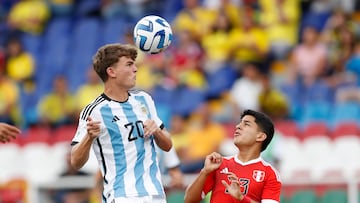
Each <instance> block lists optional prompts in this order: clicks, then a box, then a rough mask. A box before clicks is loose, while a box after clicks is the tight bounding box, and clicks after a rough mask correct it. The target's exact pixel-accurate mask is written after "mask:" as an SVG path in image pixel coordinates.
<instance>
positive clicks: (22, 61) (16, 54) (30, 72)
mask: <svg viewBox="0 0 360 203" xmlns="http://www.w3.org/2000/svg"><path fill="white" fill-rule="evenodd" d="M6 55H7V63H6V73H7V74H8V76H9V77H10V78H11V79H13V80H15V81H16V82H18V84H20V85H25V86H22V87H23V88H24V89H25V90H27V89H29V91H30V90H31V89H33V85H34V84H33V78H34V73H35V61H34V58H33V56H32V55H31V53H29V52H26V51H25V50H24V47H23V44H22V42H21V41H20V39H19V38H16V37H15V38H10V39H9V40H8V42H7V45H6Z"/></svg>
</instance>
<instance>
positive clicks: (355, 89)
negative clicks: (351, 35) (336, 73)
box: [336, 41, 360, 102]
mask: <svg viewBox="0 0 360 203" xmlns="http://www.w3.org/2000/svg"><path fill="white" fill-rule="evenodd" d="M344 66H345V68H346V69H345V73H347V75H348V74H351V76H353V77H355V78H354V79H353V80H354V81H356V83H355V84H354V85H351V86H345V87H341V88H338V90H337V92H336V101H337V102H347V101H355V102H360V88H359V87H360V42H359V41H358V42H356V44H355V48H354V52H353V54H352V56H351V57H350V59H349V60H348V61H347V62H346V63H345V64H344Z"/></svg>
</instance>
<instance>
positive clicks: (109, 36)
mask: <svg viewBox="0 0 360 203" xmlns="http://www.w3.org/2000/svg"><path fill="white" fill-rule="evenodd" d="M133 26H134V25H133V24H130V25H129V23H126V22H125V21H124V20H123V19H121V18H111V19H108V20H106V21H105V23H104V24H103V28H102V34H101V36H102V39H101V42H102V44H109V43H115V42H120V41H123V36H124V35H125V33H126V32H127V31H128V30H130V31H131V33H132V32H133Z"/></svg>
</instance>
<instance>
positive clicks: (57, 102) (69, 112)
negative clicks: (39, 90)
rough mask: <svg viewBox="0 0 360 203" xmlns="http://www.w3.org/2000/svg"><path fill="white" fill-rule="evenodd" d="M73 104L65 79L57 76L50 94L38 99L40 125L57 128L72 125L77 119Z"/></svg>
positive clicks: (73, 98) (72, 97)
mask: <svg viewBox="0 0 360 203" xmlns="http://www.w3.org/2000/svg"><path fill="white" fill-rule="evenodd" d="M75 102H76V100H75V97H74V96H73V95H72V94H71V93H70V92H69V90H68V86H67V79H66V78H65V77H64V76H57V77H56V78H55V80H54V82H53V90H52V92H50V93H48V94H46V95H44V96H43V97H42V98H40V101H39V104H38V115H39V119H40V122H41V124H45V125H49V126H51V127H58V126H61V125H64V124H71V123H74V122H75V120H76V119H77V117H78V115H75V114H76V111H75V108H76V106H75Z"/></svg>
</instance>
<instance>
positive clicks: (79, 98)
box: [75, 68, 104, 113]
mask: <svg viewBox="0 0 360 203" xmlns="http://www.w3.org/2000/svg"><path fill="white" fill-rule="evenodd" d="M103 88H104V87H103V84H102V83H101V80H100V78H99V77H98V76H97V74H96V72H95V71H94V69H92V68H89V70H88V72H87V82H86V83H85V84H82V85H81V86H80V87H79V88H78V90H77V92H76V95H75V97H76V111H77V112H78V113H80V111H81V109H83V108H84V107H85V106H86V105H87V104H89V103H91V101H92V100H94V99H95V98H96V97H98V96H99V95H100V94H101V93H102V91H103Z"/></svg>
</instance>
